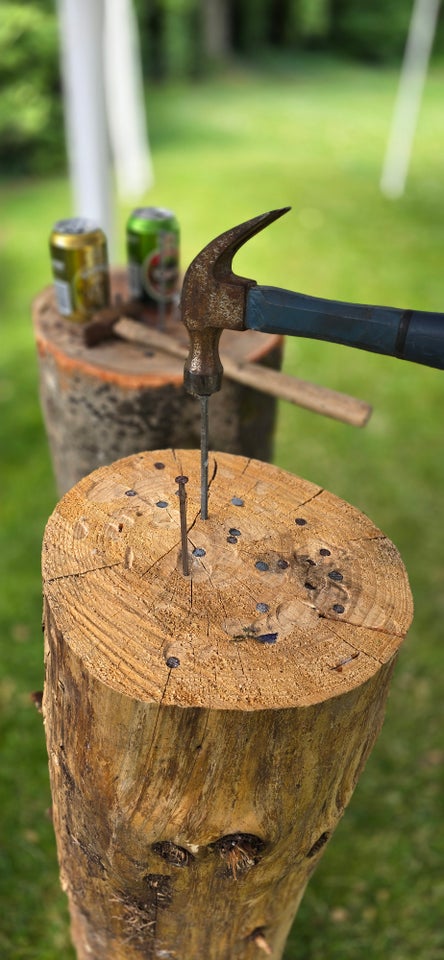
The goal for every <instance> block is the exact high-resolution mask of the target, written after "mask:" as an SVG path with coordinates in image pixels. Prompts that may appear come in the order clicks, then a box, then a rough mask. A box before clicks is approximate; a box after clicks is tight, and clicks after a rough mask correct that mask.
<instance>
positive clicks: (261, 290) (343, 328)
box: [181, 207, 444, 503]
mask: <svg viewBox="0 0 444 960" xmlns="http://www.w3.org/2000/svg"><path fill="white" fill-rule="evenodd" d="M289 209H290V208H289V207H283V208H281V209H279V210H272V211H270V212H269V213H264V214H261V215H260V216H258V217H254V218H253V219H252V220H247V221H246V222H244V223H241V224H239V225H238V226H236V227H233V228H232V229H231V230H227V231H226V232H225V233H222V234H221V235H220V236H218V237H216V238H215V239H214V240H212V241H211V242H210V243H209V244H207V246H206V247H204V249H203V250H201V252H200V253H199V254H198V255H197V256H196V257H195V259H194V260H193V261H192V263H191V264H190V266H189V267H188V270H187V272H186V274H185V278H184V282H183V287H182V297H181V314H182V320H183V323H184V324H185V326H186V328H187V330H188V333H189V337H190V349H189V354H188V358H187V360H186V362H185V370H184V383H185V388H186V389H187V390H188V392H189V393H191V394H193V395H194V396H197V397H201V398H202V397H204V398H205V397H209V396H210V395H211V394H212V393H215V392H216V391H217V390H219V389H220V387H221V383H222V373H223V368H222V364H221V361H220V357H219V339H220V335H221V333H222V330H225V329H229V330H246V329H251V330H258V331H261V332H262V333H278V334H289V335H290V336H296V337H310V338H312V339H315V340H325V341H328V342H330V343H341V344H344V345H345V346H350V347H358V348H360V349H361V350H368V351H371V352H373V353H380V354H385V355H387V356H391V357H398V358H400V359H403V360H411V361H413V362H415V363H422V364H425V365H427V366H430V367H437V368H439V369H444V314H443V313H431V312H426V311H420V310H400V309H398V308H395V307H381V306H368V305H365V304H357V303H345V302H342V301H336V300H325V299H321V298H319V297H311V296H307V295H305V294H302V293H296V292H293V291H290V290H283V289H281V288H278V287H267V286H260V285H258V284H257V283H256V281H255V280H249V279H247V278H245V277H239V276H237V275H236V274H235V273H233V270H232V261H233V257H234V255H235V253H236V252H237V251H238V250H239V248H240V247H241V246H242V245H243V244H244V243H246V241H247V240H249V239H250V238H251V237H253V236H254V235H255V234H256V233H259V231H260V230H263V229H264V227H266V226H268V224H270V223H272V222H273V221H274V220H277V219H278V218H279V217H281V216H282V215H283V214H284V213H287V211H288V210H289ZM203 407H204V414H205V416H204V420H203V424H202V443H203V445H204V446H205V449H207V447H208V425H207V415H208V407H207V402H205V405H203ZM201 487H202V502H203V503H206V502H207V498H208V478H207V475H206V473H205V470H204V469H203V467H202V475H201Z"/></svg>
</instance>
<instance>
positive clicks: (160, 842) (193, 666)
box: [43, 450, 412, 960]
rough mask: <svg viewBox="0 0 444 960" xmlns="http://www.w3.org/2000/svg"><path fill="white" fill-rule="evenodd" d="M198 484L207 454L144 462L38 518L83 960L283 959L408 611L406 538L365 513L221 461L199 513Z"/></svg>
mask: <svg viewBox="0 0 444 960" xmlns="http://www.w3.org/2000/svg"><path fill="white" fill-rule="evenodd" d="M178 474H182V475H183V474H185V475H187V476H188V477H189V478H190V480H189V483H188V486H187V489H188V547H189V561H190V575H189V576H184V575H183V572H182V558H181V535H180V520H179V498H178V496H177V495H176V491H177V483H176V482H175V477H176V475H178ZM198 476H199V453H198V452H196V451H184V450H182V451H160V452H159V451H157V452H154V453H153V452H151V453H145V454H139V455H135V456H132V457H129V458H127V459H124V460H121V461H119V462H118V463H115V464H113V465H112V466H110V467H104V468H101V469H100V470H98V471H96V472H95V473H93V474H92V475H91V476H88V477H86V478H85V479H83V480H82V481H81V482H80V483H79V484H78V485H77V486H75V487H74V488H73V489H72V490H71V491H70V492H69V493H68V494H66V496H65V497H64V498H63V499H62V500H61V502H60V503H59V504H58V506H57V507H56V509H55V511H54V513H53V515H52V517H51V518H50V520H49V522H48V525H47V528H46V533H45V539H44V544H43V581H44V622H45V661H46V680H45V691H44V702H43V708H44V716H45V727H46V737H47V746H48V755H49V767H50V776H51V786H52V797H53V811H54V826H55V831H56V837H57V847H58V855H59V860H60V868H61V877H62V885H63V887H64V889H65V890H66V892H67V894H68V898H69V905H70V911H71V920H72V936H73V941H74V944H75V947H76V950H77V955H78V958H79V960H90V958H91V957H94V960H140V958H141V957H145V958H149V960H155V958H159V960H160V958H163V960H169V958H171V960H175V958H180V960H204V958H205V960H235V958H239V960H257V958H259V957H260V956H263V955H264V953H268V954H269V956H271V957H272V958H274V960H278V958H280V957H281V955H282V951H283V949H284V944H285V940H286V937H287V934H288V931H289V928H290V925H291V923H292V921H293V918H294V916H295V913H296V911H297V908H298V905H299V903H300V900H301V897H302V896H303V893H304V890H305V887H306V884H307V881H308V879H309V877H310V876H311V874H312V873H313V871H314V869H315V867H316V865H317V863H318V862H319V859H320V857H321V856H322V853H323V850H324V849H325V846H326V844H327V843H328V841H329V840H330V838H331V836H332V834H333V832H334V830H335V827H336V825H337V823H338V821H339V819H340V817H341V816H342V814H343V812H344V809H345V807H346V805H347V803H348V801H349V799H350V797H351V794H352V792H353V789H354V787H355V785H356V782H357V780H358V777H359V775H360V773H361V771H362V769H363V767H364V765H365V762H366V760H367V757H368V756H369V753H370V751H371V749H372V746H373V744H374V742H375V739H376V737H377V735H378V733H379V730H380V728H381V724H382V721H383V715H384V708H385V701H386V697H387V692H388V688H389V682H390V677H391V673H392V669H393V665H394V662H395V659H396V655H397V652H398V649H399V646H400V644H401V642H402V639H403V637H404V636H405V634H406V631H407V629H408V627H409V625H410V621H411V617H412V600H411V595H410V590H409V586H408V580H407V576H406V573H405V570H404V567H403V565H402V562H401V560H400V557H399V554H398V552H397V550H396V548H395V547H394V546H393V544H392V543H391V542H390V541H389V540H388V539H387V538H386V537H385V536H384V535H383V533H381V531H380V530H378V529H377V528H376V527H375V526H374V525H373V524H372V523H371V521H370V520H368V519H367V518H366V517H365V516H363V515H362V514H361V513H360V512H359V511H358V510H356V509H354V508H353V507H351V506H349V505H348V504H347V503H344V501H342V500H340V499H338V498H337V497H335V496H333V495H332V494H330V493H328V492H326V491H325V490H322V489H321V488H319V487H317V486H315V485H314V484H312V483H309V482H307V481H305V480H301V479H299V478H297V477H294V476H291V475H290V474H288V473H286V472H284V471H283V470H279V469H278V468H276V467H272V466H270V465H268V464H264V463H260V462H258V461H255V460H247V459H245V458H243V457H235V456H231V455H228V454H215V455H214V456H212V457H211V458H210V477H211V478H212V479H211V482H210V497H209V519H208V520H207V521H202V520H201V519H200V513H199V493H200V490H199V483H198ZM382 855H383V853H382Z"/></svg>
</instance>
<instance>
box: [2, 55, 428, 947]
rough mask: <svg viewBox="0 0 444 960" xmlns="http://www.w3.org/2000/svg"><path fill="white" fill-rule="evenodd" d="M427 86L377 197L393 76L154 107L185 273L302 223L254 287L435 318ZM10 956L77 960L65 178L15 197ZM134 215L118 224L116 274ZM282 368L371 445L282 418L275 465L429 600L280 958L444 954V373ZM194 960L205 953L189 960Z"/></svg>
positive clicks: (15, 189) (5, 617) (7, 405)
mask: <svg viewBox="0 0 444 960" xmlns="http://www.w3.org/2000/svg"><path fill="white" fill-rule="evenodd" d="M443 80H444V68H443V67H441V66H440V65H436V66H434V68H433V69H432V71H431V74H430V76H429V79H428V83H427V87H426V92H425V98H424V103H423V109H422V112H421V117H420V123H419V129H418V134H417V138H416V142H415V149H414V154H413V158H412V165H411V171H410V177H409V182H408V189H407V192H406V195H405V197H404V198H403V199H402V200H401V201H399V202H396V203H394V202H390V201H388V200H386V199H384V198H383V197H382V196H381V195H380V193H379V190H378V180H379V176H380V171H381V163H382V156H383V152H384V147H385V142H386V138H387V132H388V125H389V120H390V116H391V109H392V105H393V98H394V93H395V89H396V73H395V72H390V71H377V70H369V69H362V68H358V67H352V66H347V65H338V64H332V63H328V62H323V61H317V60H314V61H313V60H312V61H310V60H308V61H304V62H303V63H302V64H299V65H298V64H296V65H294V66H293V67H292V68H291V69H290V68H289V67H288V66H287V68H286V69H283V70H281V71H276V70H275V71H274V72H272V73H269V74H268V75H260V74H255V73H249V72H246V71H240V70H239V71H237V72H236V73H233V74H231V75H230V76H229V77H226V78H219V79H214V80H213V81H211V82H209V83H206V84H203V85H197V86H193V87H186V86H177V87H167V88H165V89H163V90H152V91H149V94H148V112H149V120H150V137H151V144H152V150H153V158H154V165H155V173H156V184H155V187H154V189H153V190H152V191H151V192H150V194H149V196H148V197H147V198H146V199H147V200H148V202H150V203H159V204H164V205H168V206H171V207H172V208H173V209H174V210H175V211H176V213H177V215H178V218H179V220H180V223H181V227H182V250H183V263H184V265H185V264H186V263H187V262H189V260H190V259H191V258H192V256H194V254H195V253H196V252H197V251H198V250H199V249H200V248H201V247H202V246H203V245H204V244H205V243H206V242H207V241H208V240H209V239H210V238H211V237H212V236H214V235H216V234H217V233H218V232H220V231H222V230H224V229H226V228H227V227H229V226H232V225H234V224H235V223H238V222H240V221H241V220H243V219H247V218H248V217H250V216H253V215H255V214H257V213H260V212H263V211H264V210H267V209H269V208H272V207H274V206H282V205H287V204H291V205H292V207H293V210H292V212H291V213H290V214H289V215H287V216H286V217H284V218H283V219H282V220H281V221H279V223H278V224H275V225H273V226H271V227H270V228H269V229H268V230H267V231H266V232H265V233H264V234H262V235H261V236H259V237H257V238H255V239H254V240H253V241H251V242H250V244H249V245H247V247H246V248H244V250H242V251H241V252H240V253H239V255H238V257H237V261H236V267H237V269H238V270H239V272H243V273H245V275H247V276H252V277H255V278H256V279H257V280H258V281H260V282H262V283H271V284H277V285H282V286H287V287H290V288H293V289H298V290H301V291H302V292H307V293H313V294H316V295H319V296H327V297H331V298H336V297H337V298H340V299H350V300H358V301H368V302H380V303H384V302H386V303H392V304H393V305H399V306H409V307H412V308H421V309H429V310H441V309H442V307H443V299H442V264H441V260H442V230H443V222H444V191H443V189H442V159H441V156H442V143H441V142H440V137H441V129H442V124H441V116H442V86H443ZM0 200H1V207H2V219H1V224H0V243H1V250H2V252H1V259H0V291H1V298H2V307H1V325H2V352H1V359H0V363H1V380H0V404H1V411H0V423H1V432H2V452H3V463H2V496H1V502H0V511H1V530H0V565H1V570H0V576H1V584H2V595H1V599H0V636H1V651H2V653H1V668H0V698H1V715H0V725H1V733H0V736H1V741H0V742H1V751H2V760H1V779H0V806H1V810H2V831H3V842H2V851H3V852H2V855H1V856H2V859H1V865H0V894H1V898H2V903H3V911H2V920H1V921H0V955H1V956H2V957H5V958H7V960H56V958H57V960H58V958H59V957H60V956H63V957H64V958H66V960H68V958H71V957H73V952H72V948H71V947H70V944H69V934H68V926H67V913H66V906H65V901H64V897H63V895H62V894H61V893H60V891H59V882H58V870H57V866H56V857H55V847H54V841H53V837H52V828H51V824H50V821H49V819H48V817H47V814H46V810H47V808H48V807H49V805H50V795H49V788H48V782H47V772H46V756H45V749H44V742H43V731H42V727H41V722H40V718H39V715H38V714H37V713H36V712H35V710H34V708H33V706H32V705H31V703H30V700H29V692H30V691H31V690H34V689H38V688H39V687H41V686H42V641H41V634H40V614H41V600H40V572H39V554H40V543H41V537H42V533H43V528H44V524H45V521H46V519H47V516H48V515H49V513H50V511H51V510H52V508H53V506H54V504H55V502H56V493H55V488H54V483H53V479H52V474H51V466H50V461H49V454H48V451H47V446H46V440H45V434H44V429H43V425H42V421H41V416H40V412H39V406H38V378H37V367H36V360H35V351H34V343H33V335H32V330H31V322H30V301H31V299H32V297H33V295H34V294H35V293H36V292H37V291H38V290H39V289H41V287H42V286H44V285H45V284H46V283H47V282H48V281H49V280H50V269H49V259H48V254H47V237H48V234H49V231H50V228H51V226H52V223H53V222H54V221H55V220H56V219H58V218H59V217H61V216H64V215H66V214H67V213H69V210H70V201H69V190H68V185H67V182H66V180H65V178H60V179H58V180H51V181H45V180H38V181H34V182H31V181H27V182H20V181H14V180H10V181H8V182H4V183H2V184H0ZM129 209H130V208H129V207H128V206H126V207H124V206H121V207H120V208H119V235H120V238H121V240H120V250H119V255H120V257H122V256H123V242H122V237H123V231H124V222H125V219H126V216H127V214H128V212H129ZM285 364H286V369H287V370H288V371H291V372H293V373H295V374H297V375H299V376H302V377H304V378H305V379H313V380H314V381H316V382H319V383H323V384H325V385H328V386H330V387H333V388H335V389H339V390H343V391H346V392H350V393H353V394H355V395H357V396H361V397H362V398H363V399H366V400H368V401H369V402H371V403H372V404H373V405H374V415H373V418H372V420H371V421H370V423H369V425H368V426H367V427H366V429H365V430H364V431H356V430H354V429H353V428H351V427H345V426H342V425H340V424H336V423H334V422H333V421H328V420H326V419H322V418H320V417H316V416H315V415H314V414H309V413H306V412H304V411H302V410H299V409H297V408H295V407H290V406H285V405H282V407H281V409H280V415H279V424H278V431H277V438H276V452H275V461H276V463H278V464H279V465H281V466H283V467H285V468H287V469H289V470H291V471H292V472H294V473H298V474H300V475H302V476H305V477H307V478H308V479H310V480H313V481H315V482H317V483H320V484H322V485H324V486H326V487H327V488H329V489H330V490H332V491H333V492H334V493H336V494H338V495H340V496H343V497H345V498H346V499H348V500H350V501H351V502H352V503H354V504H355V505H356V506H358V507H360V508H361V509H362V510H364V512H366V513H367V514H369V516H371V518H372V520H373V521H374V522H375V523H376V524H378V525H379V526H380V527H382V529H383V530H384V531H385V532H386V533H387V534H388V535H389V536H390V537H391V538H392V539H393V540H394V542H395V543H396V544H397V546H398V547H399V549H400V551H401V554H402V556H403V558H404V562H405V564H406V567H407V570H408V572H409V576H410V580H411V585H412V590H413V594H414V597H415V605H416V615H415V622H414V626H413V628H412V630H411V632H410V635H409V638H408V639H407V641H406V643H405V645H404V648H403V651H402V653H401V657H400V660H399V663H398V667H397V670H396V672H395V678H394V682H393V686H392V692H391V697H390V700H389V707H388V711H387V719H386V723H385V726H384V729H383V733H382V735H381V738H380V740H379V742H378V744H377V746H376V748H375V750H374V752H373V754H372V757H371V759H370V761H369V763H368V766H367V769H366V771H365V773H364V775H363V777H362V780H361V781H360V783H359V785H358V787H357V790H356V793H355V796H354V798H353V800H352V803H351V805H350V808H349V810H348V811H347V813H346V816H345V818H344V820H343V821H342V823H341V825H340V826H339V828H338V830H337V833H336V835H335V838H334V840H333V841H332V843H331V844H330V846H329V848H328V850H327V852H326V854H325V857H324V859H323V861H322V864H321V866H320V867H319V869H318V871H317V873H316V874H315V876H314V878H313V879H312V881H311V883H310V885H309V888H308V891H307V894H306V897H305V899H304V901H303V904H302V907H301V909H300V912H299V915H298V918H297V920H296V923H295V925H294V928H293V931H292V934H291V937H290V940H289V943H288V946H287V951H286V958H287V960H318V958H319V957H322V958H323V960H352V958H353V960H357V958H358V957H361V956H364V955H365V956H367V957H369V960H385V958H389V957H390V960H438V958H439V957H441V956H442V955H443V949H444V928H443V925H442V901H443V894H444V881H443V863H444V835H443V831H442V810H443V787H442V770H443V763H444V750H443V739H442V730H443V727H444V706H443V704H444V697H443V680H442V676H443V672H444V670H443V668H444V654H443V643H442V640H443V620H444V590H443V579H444V537H443V533H442V518H443V514H444V510H443V503H442V487H443V475H444V458H443V440H442V408H443V400H444V378H443V374H442V373H440V372H439V371H433V370H428V369H426V368H421V367H416V366H415V365H412V364H403V363H400V362H397V361H394V360H390V359H387V358H381V357H376V356H373V355H370V354H365V353H360V352H359V351H349V350H346V349H345V348H340V347H334V346H331V345H327V344H320V343H314V342H311V341H308V340H307V341H289V342H288V345H287V351H286V360H285ZM196 960H197V958H196Z"/></svg>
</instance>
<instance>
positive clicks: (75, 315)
mask: <svg viewBox="0 0 444 960" xmlns="http://www.w3.org/2000/svg"><path fill="white" fill-rule="evenodd" d="M49 249H50V253H51V264H52V272H53V276H54V290H55V296H56V302H57V309H58V311H59V313H61V314H62V316H63V317H66V319H67V320H71V321H73V322H74V323H86V322H87V321H88V320H89V319H90V318H91V316H92V314H93V313H95V312H96V310H100V309H101V307H106V306H107V305H108V304H109V301H110V281H109V270H108V255H107V247H106V237H105V234H104V232H103V230H101V229H100V227H98V226H97V224H95V223H94V222H93V221H92V220H87V219H85V218H84V217H72V218H71V219H69V220H58V221H57V223H56V224H55V225H54V228H53V230H52V233H51V236H50V238H49Z"/></svg>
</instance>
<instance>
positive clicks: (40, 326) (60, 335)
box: [33, 270, 283, 494]
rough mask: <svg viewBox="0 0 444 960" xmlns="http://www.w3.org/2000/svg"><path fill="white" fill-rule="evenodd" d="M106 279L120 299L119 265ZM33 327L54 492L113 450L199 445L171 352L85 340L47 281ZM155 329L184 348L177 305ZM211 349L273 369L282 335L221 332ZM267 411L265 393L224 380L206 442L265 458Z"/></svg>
mask: <svg viewBox="0 0 444 960" xmlns="http://www.w3.org/2000/svg"><path fill="white" fill-rule="evenodd" d="M111 282H112V294H113V296H115V295H116V294H119V295H120V296H122V297H123V299H125V298H126V297H127V288H126V275H125V272H124V271H123V270H113V271H112V272H111ZM152 323H153V324H154V323H155V317H154V316H153V318H152ZM33 324H34V335H35V341H36V347H37V355H38V362H39V374H40V377H39V379H40V401H41V407H42V412H43V419H44V422H45V428H46V433H47V436H48V442H49V448H50V453H51V459H52V464H53V469H54V474H55V478H56V483H57V489H58V491H59V494H63V493H65V492H66V491H67V490H68V489H70V487H72V486H73V485H74V484H75V483H77V482H78V480H80V479H81V478H82V477H84V476H86V475H87V474H89V473H90V472H91V471H92V470H95V469H96V468H97V467H99V466H102V465H104V464H109V463H112V462H113V461H114V460H116V459H119V458H120V457H124V456H127V455H129V454H132V453H137V452H138V451H141V450H150V449H151V450H156V449H159V448H164V447H173V446H180V447H191V448H193V447H197V446H198V445H199V443H200V406H199V403H198V401H196V400H195V399H194V398H193V397H190V396H189V395H188V394H187V393H186V392H185V389H184V386H183V362H182V361H181V360H180V359H178V358H175V357H173V356H169V355H168V354H166V353H165V352H164V351H162V350H159V349H152V348H146V347H145V348H144V347H141V346H140V344H139V345H138V344H132V343H127V342H124V341H122V340H107V341H105V342H103V343H102V344H99V345H97V346H95V347H93V348H90V347H88V346H86V344H85V343H84V339H83V334H82V328H81V326H79V325H76V324H73V323H68V322H67V321H65V320H63V319H62V318H61V317H60V316H59V314H58V312H57V309H56V303H55V298H54V292H53V287H52V286H49V287H46V288H45V289H44V290H43V291H42V292H41V293H40V294H39V295H38V296H37V297H36V298H35V300H34V303H33ZM165 332H166V333H167V334H170V336H171V337H174V339H175V340H176V341H177V343H178V345H181V346H182V347H183V348H184V349H186V348H187V344H188V335H187V332H186V330H185V328H184V326H183V324H182V323H181V321H180V318H179V316H178V314H177V311H176V312H174V311H171V310H170V311H169V312H168V313H167V314H166V317H165ZM221 346H222V347H223V349H224V350H225V351H226V352H227V354H228V355H230V354H231V355H232V356H233V357H236V358H237V359H238V360H239V361H240V362H242V361H254V362H256V363H259V364H261V365H263V366H264V367H271V368H272V369H274V370H278V369H279V368H280V366H281V363H282V350H283V338H282V337H278V336H264V334H261V333H257V332H255V331H246V332H245V333H244V334H242V336H239V334H238V333H236V332H233V331H231V332H230V331H224V333H223V336H222V340H221ZM276 411H277V405H276V400H275V399H274V398H271V397H269V396H266V395H265V394H264V393H263V392H262V391H261V390H260V389H253V388H252V387H251V386H249V385H244V384H240V383H234V382H233V381H231V380H229V379H228V378H227V377H225V378H224V382H223V385H222V390H221V391H220V393H219V394H217V395H215V396H214V398H213V400H212V403H211V404H210V423H209V439H210V445H211V447H213V448H214V449H217V450H223V451H227V452H229V453H235V454H242V455H245V456H252V457H258V458H260V459H262V460H271V458H272V452H273V439H274V426H275V420H276Z"/></svg>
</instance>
